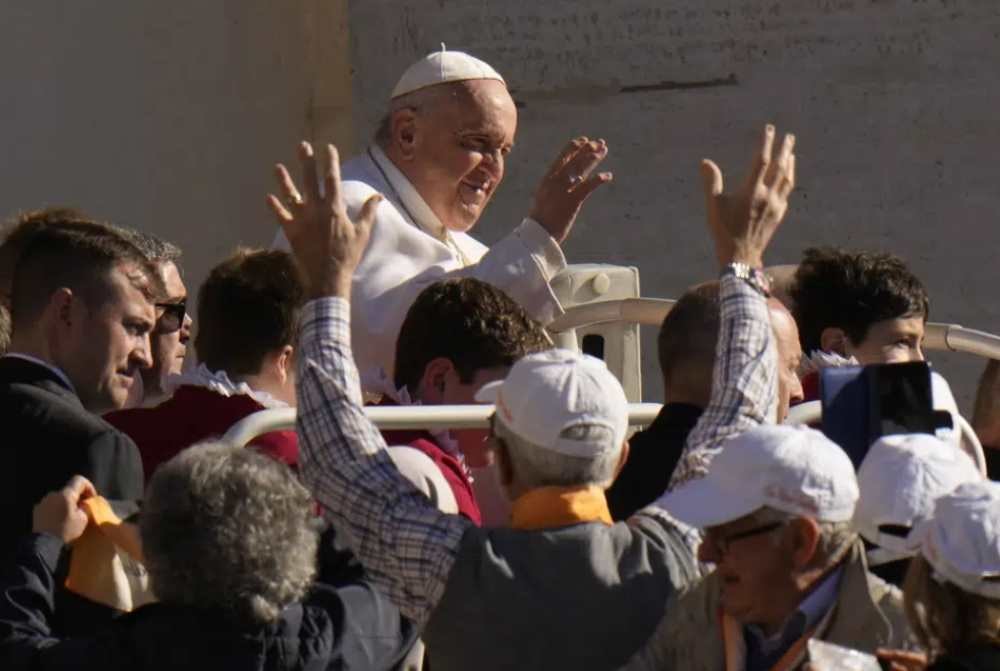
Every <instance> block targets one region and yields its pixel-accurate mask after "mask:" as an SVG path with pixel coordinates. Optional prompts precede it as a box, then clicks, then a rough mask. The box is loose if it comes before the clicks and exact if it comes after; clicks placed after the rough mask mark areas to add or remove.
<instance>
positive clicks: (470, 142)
mask: <svg viewBox="0 0 1000 671" xmlns="http://www.w3.org/2000/svg"><path fill="white" fill-rule="evenodd" d="M516 130H517V109H516V108H515V107H514V101H513V99H511V97H510V94H509V93H508V92H507V87H506V86H504V84H503V83H502V82H499V81H496V80H492V79H477V80H472V81H469V82H461V84H460V85H454V86H448V89H447V90H446V91H445V92H444V93H443V94H442V97H441V98H440V99H438V100H437V101H436V102H435V103H434V104H433V105H430V106H428V108H426V109H424V110H423V111H422V112H421V113H420V114H419V116H418V118H417V122H416V124H415V126H414V137H413V154H412V159H411V161H410V165H409V166H408V168H409V169H408V170H407V175H408V177H409V178H410V181H411V182H412V183H413V185H414V187H416V189H417V191H418V192H419V193H420V195H421V197H422V198H423V199H424V201H425V202H426V203H427V205H428V207H430V209H431V210H432V211H433V212H434V214H435V215H436V216H437V217H438V219H440V220H441V223H442V224H443V225H444V226H445V227H446V228H448V229H449V230H452V231H462V232H464V231H468V230H469V229H470V228H472V227H473V225H475V223H476V221H478V220H479V217H480V215H482V213H483V209H484V208H485V207H486V204H487V203H488V202H489V201H490V198H492V197H493V193H494V192H495V191H496V189H497V187H498V186H499V185H500V180H502V179H503V175H504V161H505V159H506V156H507V153H508V152H509V151H510V150H511V147H512V146H513V144H514V133H515V132H516Z"/></svg>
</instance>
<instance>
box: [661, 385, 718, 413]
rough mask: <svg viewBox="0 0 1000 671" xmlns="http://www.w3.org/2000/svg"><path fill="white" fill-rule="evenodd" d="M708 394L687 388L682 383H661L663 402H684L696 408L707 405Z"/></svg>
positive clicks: (665, 403)
mask: <svg viewBox="0 0 1000 671" xmlns="http://www.w3.org/2000/svg"><path fill="white" fill-rule="evenodd" d="M710 396H711V395H710V394H708V393H705V392H704V391H701V390H694V389H687V388H685V387H684V386H682V385H669V384H664V385H663V404H664V405H667V404H668V403H684V404H685V405H693V406H695V407H697V408H705V407H707V406H708V401H709V398H710Z"/></svg>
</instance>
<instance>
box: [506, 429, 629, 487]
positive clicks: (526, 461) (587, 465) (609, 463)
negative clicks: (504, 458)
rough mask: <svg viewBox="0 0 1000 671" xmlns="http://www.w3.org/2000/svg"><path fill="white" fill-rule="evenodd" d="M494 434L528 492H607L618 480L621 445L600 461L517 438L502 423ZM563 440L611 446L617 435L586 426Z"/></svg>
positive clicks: (569, 432) (567, 432)
mask: <svg viewBox="0 0 1000 671" xmlns="http://www.w3.org/2000/svg"><path fill="white" fill-rule="evenodd" d="M493 432H494V434H495V435H496V437H497V438H500V439H501V440H502V441H503V443H504V445H505V446H506V448H507V455H508V458H509V460H510V464H511V467H512V469H513V471H514V474H515V475H514V477H515V478H516V479H517V482H518V484H519V485H521V486H522V487H525V488H527V489H537V488H538V487H582V486H587V485H596V486H598V487H602V488H607V487H608V486H610V485H611V483H612V481H613V480H614V479H615V474H616V471H617V468H618V461H619V459H620V458H621V446H620V445H614V446H611V448H612V449H610V450H608V451H607V452H605V453H604V454H602V455H600V456H598V457H594V458H586V457H574V456H571V455H568V454H563V453H562V452H556V451H554V450H552V449H549V448H547V447H542V446H540V445H534V444H532V443H530V442H528V441H526V440H524V439H523V438H521V437H520V436H518V435H517V434H515V433H514V432H513V431H511V430H510V429H508V428H507V427H506V426H504V424H503V422H500V421H496V422H495V423H494V427H493ZM560 437H561V438H569V439H571V440H580V441H587V442H606V443H611V442H612V441H614V432H613V431H612V430H611V429H610V428H608V427H606V426H599V425H595V424H583V425H579V426H573V427H570V428H568V429H566V430H564V431H563V432H562V433H561V434H560Z"/></svg>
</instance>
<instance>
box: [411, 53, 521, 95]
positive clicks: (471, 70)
mask: <svg viewBox="0 0 1000 671" xmlns="http://www.w3.org/2000/svg"><path fill="white" fill-rule="evenodd" d="M470 79H495V80H497V81H499V82H502V83H503V84H504V86H506V85H507V82H505V81H504V79H503V77H501V76H500V73H499V72H497V71H496V70H494V69H493V68H492V67H491V66H490V64H489V63H486V62H484V61H481V60H479V59H478V58H476V57H475V56H470V55H469V54H466V53H463V52H461V51H447V50H446V49H445V46H444V44H442V45H441V51H435V52H434V53H432V54H427V55H426V56H424V57H423V58H421V59H420V60H419V61H417V62H416V63H414V64H413V65H411V66H410V67H408V68H407V69H406V72H404V73H403V76H402V77H400V78H399V81H398V82H396V87H395V88H394V89H393V90H392V97H393V98H398V97H399V96H402V95H406V94H407V93H413V92H414V91H417V90H419V89H422V88H426V87H428V86H436V85H437V84H447V83H449V82H461V81H467V80H470Z"/></svg>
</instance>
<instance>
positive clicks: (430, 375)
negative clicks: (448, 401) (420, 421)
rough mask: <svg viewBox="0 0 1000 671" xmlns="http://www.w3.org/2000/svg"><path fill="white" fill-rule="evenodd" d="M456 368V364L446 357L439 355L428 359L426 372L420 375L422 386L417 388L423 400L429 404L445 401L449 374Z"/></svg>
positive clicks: (438, 403) (439, 403)
mask: <svg viewBox="0 0 1000 671" xmlns="http://www.w3.org/2000/svg"><path fill="white" fill-rule="evenodd" d="M454 370H455V365H454V364H453V363H452V362H451V359H448V358H446V357H443V356H439V357H437V358H436V359H431V360H430V361H428V362H427V365H426V366H424V374H423V375H422V376H421V377H420V388H419V390H417V393H418V394H419V398H420V400H421V402H423V403H425V404H427V405H441V404H442V403H444V400H443V399H444V392H445V386H446V384H447V381H448V375H449V373H452V372H454Z"/></svg>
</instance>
